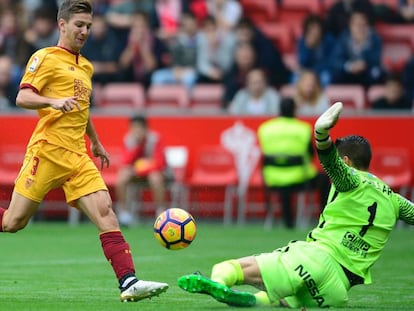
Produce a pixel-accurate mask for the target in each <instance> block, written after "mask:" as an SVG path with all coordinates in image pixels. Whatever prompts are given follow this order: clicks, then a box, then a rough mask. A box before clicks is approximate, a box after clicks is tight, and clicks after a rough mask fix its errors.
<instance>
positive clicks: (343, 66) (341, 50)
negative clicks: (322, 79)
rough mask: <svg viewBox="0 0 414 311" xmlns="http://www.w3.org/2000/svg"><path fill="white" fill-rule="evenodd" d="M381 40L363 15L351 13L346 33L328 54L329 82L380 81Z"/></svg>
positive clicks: (368, 82) (381, 78)
mask: <svg viewBox="0 0 414 311" xmlns="http://www.w3.org/2000/svg"><path fill="white" fill-rule="evenodd" d="M381 47H382V46H381V39H380V37H379V36H378V34H377V33H376V32H375V30H374V29H373V28H372V27H370V25H369V23H368V19H367V17H366V15H365V14H364V13H362V12H353V13H352V14H351V18H350V21H349V30H348V31H345V32H344V33H343V34H342V36H341V37H340V38H339V39H338V41H337V43H336V46H335V48H334V51H333V53H332V55H331V66H332V67H331V68H332V82H333V83H343V84H362V85H364V86H365V87H367V86H370V85H372V84H375V83H381V82H382V81H383V77H384V72H383V69H382V65H381Z"/></svg>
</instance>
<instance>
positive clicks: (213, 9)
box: [207, 0, 243, 30]
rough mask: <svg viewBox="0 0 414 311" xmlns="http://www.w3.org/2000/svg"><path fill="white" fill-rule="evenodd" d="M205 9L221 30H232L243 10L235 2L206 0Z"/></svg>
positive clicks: (233, 0)
mask: <svg viewBox="0 0 414 311" xmlns="http://www.w3.org/2000/svg"><path fill="white" fill-rule="evenodd" d="M207 9H208V13H209V14H210V15H211V16H213V17H214V18H215V20H216V23H217V26H218V28H220V29H222V30H233V29H234V27H235V26H236V25H237V23H238V21H239V20H240V18H241V16H242V15H243V8H242V6H241V5H240V3H239V2H238V1H236V0H207Z"/></svg>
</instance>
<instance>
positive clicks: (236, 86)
mask: <svg viewBox="0 0 414 311" xmlns="http://www.w3.org/2000/svg"><path fill="white" fill-rule="evenodd" d="M233 58H234V63H233V65H232V66H231V69H230V70H228V71H227V72H226V74H225V76H224V78H223V83H224V95H223V102H222V108H223V109H227V107H228V106H229V105H230V103H231V101H232V99H233V98H234V96H235V95H236V93H237V92H238V91H239V90H241V89H242V88H244V87H245V83H246V77H247V74H248V73H249V72H250V71H251V70H252V69H254V68H257V67H258V66H257V55H256V51H255V50H254V48H253V46H252V45H251V44H250V43H247V42H242V43H238V44H237V46H236V49H235V51H234V54H233Z"/></svg>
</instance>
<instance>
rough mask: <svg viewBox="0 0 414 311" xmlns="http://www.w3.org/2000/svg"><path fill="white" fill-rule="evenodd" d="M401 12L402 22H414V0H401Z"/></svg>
mask: <svg viewBox="0 0 414 311" xmlns="http://www.w3.org/2000/svg"><path fill="white" fill-rule="evenodd" d="M399 13H400V16H401V19H402V22H405V23H413V22H414V0H399Z"/></svg>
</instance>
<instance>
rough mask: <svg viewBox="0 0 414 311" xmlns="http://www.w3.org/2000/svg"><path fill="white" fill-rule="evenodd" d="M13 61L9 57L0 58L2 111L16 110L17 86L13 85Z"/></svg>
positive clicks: (0, 103)
mask: <svg viewBox="0 0 414 311" xmlns="http://www.w3.org/2000/svg"><path fill="white" fill-rule="evenodd" d="M12 68H13V61H12V59H11V58H10V57H9V56H7V55H1V56H0V111H1V110H9V109H13V108H16V105H15V101H16V95H17V89H18V88H17V86H16V85H15V84H14V83H13V76H12Z"/></svg>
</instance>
